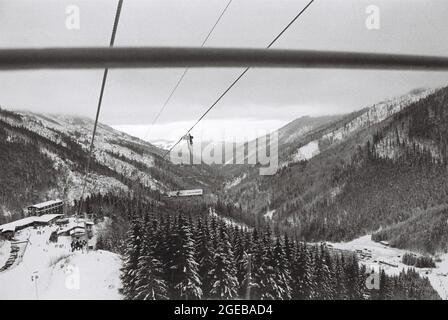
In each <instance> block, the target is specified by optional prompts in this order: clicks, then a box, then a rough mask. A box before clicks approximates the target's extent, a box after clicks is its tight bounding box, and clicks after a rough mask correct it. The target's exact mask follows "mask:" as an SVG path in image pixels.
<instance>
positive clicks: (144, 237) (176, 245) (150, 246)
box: [121, 214, 438, 300]
mask: <svg viewBox="0 0 448 320" xmlns="http://www.w3.org/2000/svg"><path fill="white" fill-rule="evenodd" d="M125 243H126V248H125V252H124V255H123V259H124V264H123V267H122V269H121V280H122V283H123V288H122V294H123V296H124V297H125V299H276V300H280V299H320V300H333V299H394V298H398V299H437V298H438V295H437V293H436V292H435V291H434V290H433V289H432V287H431V285H430V284H429V281H428V280H427V279H422V278H420V277H419V275H418V273H415V272H414V273H413V271H412V270H411V271H408V272H403V273H402V274H400V275H399V276H396V277H389V276H387V275H386V274H385V273H384V272H382V273H381V274H380V275H379V276H380V280H381V281H380V287H379V289H378V290H371V289H369V288H368V287H367V286H366V280H367V277H368V276H369V273H368V270H366V268H365V266H363V265H361V264H360V263H358V260H357V257H356V255H354V254H351V253H342V252H337V251H334V250H331V248H328V247H327V246H325V245H309V244H305V243H302V242H297V241H294V240H291V239H290V238H288V237H287V236H284V237H274V236H272V234H271V230H270V228H269V227H266V228H264V229H263V230H258V229H253V230H247V229H242V228H240V227H232V226H229V225H226V224H225V223H224V222H223V221H221V220H220V219H216V218H210V217H208V216H207V215H196V216H191V215H184V214H178V215H176V216H173V215H158V214H147V215H143V216H134V217H133V218H132V219H131V222H130V227H129V231H128V233H127V237H126V240H125Z"/></svg>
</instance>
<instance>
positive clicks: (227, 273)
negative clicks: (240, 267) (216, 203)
mask: <svg viewBox="0 0 448 320" xmlns="http://www.w3.org/2000/svg"><path fill="white" fill-rule="evenodd" d="M211 275H212V279H213V286H212V289H211V294H212V296H214V297H216V298H218V299H232V298H233V299H234V298H236V297H237V294H238V287H239V284H238V279H237V278H236V266H235V259H234V255H233V251H232V247H231V244H230V240H229V235H228V234H227V230H226V227H225V226H224V225H223V224H221V225H220V228H219V246H218V250H217V251H216V254H215V262H214V269H213V270H212V272H211Z"/></svg>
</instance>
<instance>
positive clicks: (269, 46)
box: [163, 0, 314, 158]
mask: <svg viewBox="0 0 448 320" xmlns="http://www.w3.org/2000/svg"><path fill="white" fill-rule="evenodd" d="M313 2H314V0H311V1H310V2H308V4H307V5H306V6H305V7H304V8H303V9H302V10H301V11H300V12H299V13H298V14H297V15H296V16H295V17H294V18H293V19H292V20H291V21H290V22H289V23H288V24H287V25H286V26H285V27H284V28H283V29H282V31H280V33H279V34H278V35H277V36H276V37H275V38H274V40H272V41H271V42H270V43H269V45H268V46H267V49H269V48H271V47H272V45H274V44H275V42H277V40H278V39H279V38H280V37H281V36H282V35H283V34H284V33H285V32H286V30H288V29H289V27H291V25H292V24H293V23H294V22H295V21H296V20H297V19H298V18H299V17H300V16H301V15H302V14H303V13H304V12H305V11H306V10H307V9H308V8H309V7H310V6H311V4H312V3H313ZM249 69H250V67H247V68H246V69H244V71H243V72H241V74H240V75H239V76H238V77H237V78H236V79H235V80H234V81H233V82H232V83H231V84H230V86H228V87H227V89H226V90H224V92H223V93H222V94H221V95H220V96H219V97H218V98H217V99H216V100H215V101H214V102H213V103H212V105H211V106H210V107H209V108H208V109H207V110H206V111H205V112H204V114H202V116H200V117H199V119H198V120H197V121H196V122H195V123H194V124H193V126H192V127H191V128H190V129H189V130H188V131H187V132H186V134H185V135H183V136H182V137H181V138H180V139H179V140H178V141H177V142H176V143H175V144H174V145H173V146H171V148H170V149H169V150H168V151H167V152H166V153H165V154H164V156H163V158H165V157H166V156H167V155H168V154H169V153H170V152H171V151H172V150H173V149H174V148H175V147H176V146H177V145H178V144H179V143H180V142H181V141H182V138H183V137H184V136H186V135H188V134H189V133H190V132H191V130H193V129H194V127H196V125H197V124H198V123H199V122H200V121H201V120H202V119H204V118H205V116H206V115H207V114H208V113H209V112H210V111H211V110H212V109H213V108H214V107H215V106H216V105H217V104H218V103H219V101H221V99H222V98H223V97H224V96H225V95H226V94H227V93H228V92H229V91H230V90H231V89H232V88H233V87H234V86H235V85H236V84H237V82H238V81H240V79H241V78H242V77H243V76H244V75H245V74H246V73H247V71H249Z"/></svg>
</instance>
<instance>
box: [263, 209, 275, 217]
mask: <svg viewBox="0 0 448 320" xmlns="http://www.w3.org/2000/svg"><path fill="white" fill-rule="evenodd" d="M274 213H275V209H274V210H268V212H266V213H265V214H264V217H265V219H269V220H272V216H273V215H274Z"/></svg>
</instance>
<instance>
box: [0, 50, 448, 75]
mask: <svg viewBox="0 0 448 320" xmlns="http://www.w3.org/2000/svg"><path fill="white" fill-rule="evenodd" d="M175 67H190V68H205V67H214V68H215V67H226V68H228V67H238V68H241V67H256V68H330V69H338V68H344V69H384V70H409V71H421V70H431V71H448V57H440V56H424V55H399V54H381V53H359V52H334V51H310V50H280V49H242V48H185V47H121V48H113V47H109V48H104V47H103V48H47V49H1V50H0V70H28V69H107V68H175Z"/></svg>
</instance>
